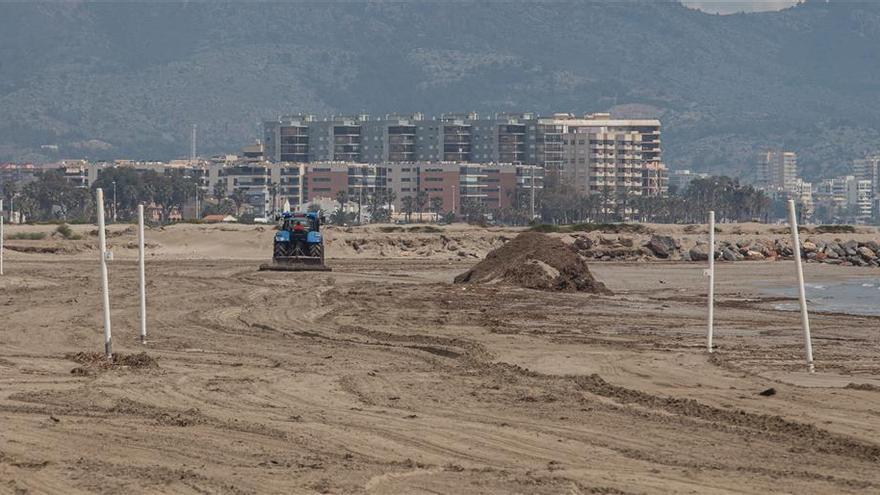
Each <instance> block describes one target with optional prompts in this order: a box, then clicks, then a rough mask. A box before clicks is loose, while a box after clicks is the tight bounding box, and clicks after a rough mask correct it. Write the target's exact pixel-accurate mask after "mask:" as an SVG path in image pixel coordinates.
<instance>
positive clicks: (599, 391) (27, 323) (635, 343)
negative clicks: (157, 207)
mask: <svg viewBox="0 0 880 495" xmlns="http://www.w3.org/2000/svg"><path fill="white" fill-rule="evenodd" d="M217 235H218V236H219V235H220V234H217ZM159 242H160V243H161V244H162V248H161V249H158V248H157V255H156V256H155V258H156V259H151V260H150V262H149V263H148V279H149V287H148V291H149V295H148V297H149V302H148V304H149V308H150V312H151V313H150V336H149V344H148V345H147V346H146V351H147V353H148V355H149V356H150V357H152V358H154V359H155V360H156V362H157V363H158V366H157V367H143V368H141V367H114V368H110V369H100V368H97V367H90V366H89V365H88V364H85V365H84V364H82V363H78V362H74V361H73V360H71V359H70V357H69V356H68V355H69V354H71V353H76V352H80V351H97V350H99V349H100V347H101V327H100V325H101V319H100V313H99V308H100V306H99V294H98V287H99V285H98V277H97V265H96V260H95V259H94V256H93V255H92V253H91V252H83V253H80V254H79V255H77V256H72V257H65V256H55V255H48V254H21V253H14V255H13V256H12V257H11V258H10V260H9V263H8V264H7V275H5V276H3V277H0V321H2V331H0V425H2V428H0V493H65V494H67V493H89V492H102V493H138V492H149V493H155V492H166V493H315V492H319V493H365V492H366V493H377V494H378V493H669V492H683V493H734V492H735V493H742V492H752V493H768V492H792V493H869V492H880V469H878V466H880V345H878V344H880V333H878V323H880V319H878V318H859V317H850V316H839V315H813V319H812V322H813V331H814V338H815V341H814V346H815V355H816V359H817V363H818V364H817V367H818V370H819V373H817V374H816V375H815V376H808V375H806V374H804V373H802V369H803V364H802V344H801V340H800V333H799V320H798V318H797V315H795V314H792V313H784V312H778V311H773V310H771V309H767V308H768V306H767V305H766V304H761V301H756V300H753V299H751V298H752V297H753V290H752V287H753V286H754V284H755V283H757V282H758V281H766V282H773V281H778V280H779V279H781V278H784V277H788V276H789V275H790V271H791V265H790V264H789V263H787V262H778V263H748V264H737V265H720V273H719V276H718V277H719V285H720V287H719V292H720V301H719V304H718V310H717V317H718V320H717V329H718V338H717V344H718V345H719V349H718V352H717V353H716V357H715V358H712V359H710V358H709V357H708V356H707V354H706V353H705V351H704V349H703V342H704V341H703V332H704V313H705V311H704V304H705V300H704V298H703V297H701V295H702V292H703V290H702V287H703V284H704V279H703V278H702V277H701V276H700V271H701V267H699V266H697V265H684V264H651V265H646V264H638V265H615V264H593V265H591V269H592V270H593V271H594V273H595V274H596V276H597V278H598V279H600V280H602V281H604V282H605V283H606V284H608V286H609V288H610V289H612V290H613V291H615V292H616V293H617V295H616V296H595V295H584V294H552V293H544V292H538V291H530V290H525V289H511V288H504V287H499V286H491V287H485V286H484V287H480V286H477V287H471V286H468V287H461V286H455V285H452V284H450V283H449V282H450V281H451V280H452V278H453V277H454V276H455V275H456V274H458V273H460V272H462V271H464V270H465V269H466V268H467V267H469V266H471V264H472V263H473V262H474V261H473V260H467V259H466V260H461V261H446V260H419V259H409V258H408V259H402V258H395V259H384V260H370V259H356V258H355V259H345V260H340V259H337V260H335V261H333V264H334V271H333V272H331V273H308V274H301V275H299V276H291V274H287V273H261V272H257V271H256V263H255V261H254V260H253V259H235V258H236V257H238V256H241V257H242V258H244V257H247V258H253V257H254V256H253V253H250V254H245V253H244V252H243V251H236V250H229V251H225V252H223V254H224V256H217V257H216V258H215V256H216V254H215V253H216V251H215V249H216V248H215V247H204V249H202V248H201V247H199V246H196V247H195V248H193V246H187V248H186V249H190V248H193V249H194V252H195V253H196V254H195V255H192V256H189V257H190V258H192V259H189V260H186V261H172V260H170V259H168V258H169V257H170V255H168V254H167V253H169V252H174V249H178V248H179V249H180V250H183V249H184V248H182V247H180V246H176V245H175V246H172V245H171V241H170V240H168V239H161V240H160V241H159ZM261 242H262V241H261ZM200 249H202V250H201V251H200ZM163 250H164V251H163ZM163 253H165V254H163ZM198 253H207V254H204V255H203V256H202V258H201V259H199V256H198ZM219 257H223V258H232V259H222V260H221V259H219ZM124 258H125V256H123V259H122V260H121V261H117V262H114V264H113V265H112V266H111V284H112V286H113V298H112V306H113V322H114V345H115V349H116V350H117V352H121V353H125V354H132V353H137V352H140V351H142V350H143V347H142V346H141V345H140V344H138V342H137V339H136V330H135V328H136V325H137V298H136V287H135V281H136V273H135V265H134V263H133V262H132V261H131V260H130V259H129V260H126V259H124ZM732 270H736V272H735V273H734V272H733V271H732ZM734 275H735V276H734ZM807 276H808V279H809V278H811V277H812V279H814V280H815V279H820V278H822V279H826V278H835V277H843V276H876V273H875V272H871V273H867V272H866V271H865V270H863V269H858V268H852V269H845V268H838V267H825V266H808V272H807ZM734 280H736V282H732V281H734ZM721 281H725V282H723V283H722V282H721ZM66 356H68V357H66ZM72 370H76V371H74V373H71V371H72ZM850 383H854V384H861V385H859V386H858V387H857V388H852V387H850V388H847V385H848V384H850ZM769 387H773V388H775V389H776V391H777V393H776V395H774V396H772V397H763V396H760V395H758V392H760V391H762V390H764V389H767V388H769Z"/></svg>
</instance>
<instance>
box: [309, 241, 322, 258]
mask: <svg viewBox="0 0 880 495" xmlns="http://www.w3.org/2000/svg"><path fill="white" fill-rule="evenodd" d="M309 256H311V257H312V258H318V259H319V260H321V263H323V262H324V248H323V247H322V246H321V245H320V244H312V246H311V247H310V248H309Z"/></svg>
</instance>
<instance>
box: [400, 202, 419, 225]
mask: <svg viewBox="0 0 880 495" xmlns="http://www.w3.org/2000/svg"><path fill="white" fill-rule="evenodd" d="M400 204H401V207H402V208H403V218H404V221H405V222H406V223H409V222H410V221H411V220H412V214H413V209H414V206H415V201H414V200H413V197H412V196H404V197H403V199H401V200H400Z"/></svg>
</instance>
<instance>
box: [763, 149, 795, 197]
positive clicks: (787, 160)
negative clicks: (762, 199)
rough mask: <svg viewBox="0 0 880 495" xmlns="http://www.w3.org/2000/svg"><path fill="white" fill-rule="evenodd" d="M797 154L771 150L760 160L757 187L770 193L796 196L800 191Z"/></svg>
mask: <svg viewBox="0 0 880 495" xmlns="http://www.w3.org/2000/svg"><path fill="white" fill-rule="evenodd" d="M797 181H798V176H797V154H795V153H794V152H792V151H779V150H771V151H767V152H765V153H763V154H762V155H761V158H760V160H758V169H757V186H758V187H759V188H761V189H764V190H767V191H770V192H784V193H787V194H789V195H795V194H797V193H798V191H799V189H800V188H799V186H798V183H797Z"/></svg>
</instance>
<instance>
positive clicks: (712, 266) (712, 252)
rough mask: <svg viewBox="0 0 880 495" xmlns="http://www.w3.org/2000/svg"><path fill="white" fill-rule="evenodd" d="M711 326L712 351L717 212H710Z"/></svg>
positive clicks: (708, 337)
mask: <svg viewBox="0 0 880 495" xmlns="http://www.w3.org/2000/svg"><path fill="white" fill-rule="evenodd" d="M708 275H709V328H708V331H707V334H706V335H707V337H706V347H707V348H708V349H709V353H712V352H713V350H712V337H713V333H714V330H715V329H714V325H715V212H714V211H710V212H709V273H708Z"/></svg>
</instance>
